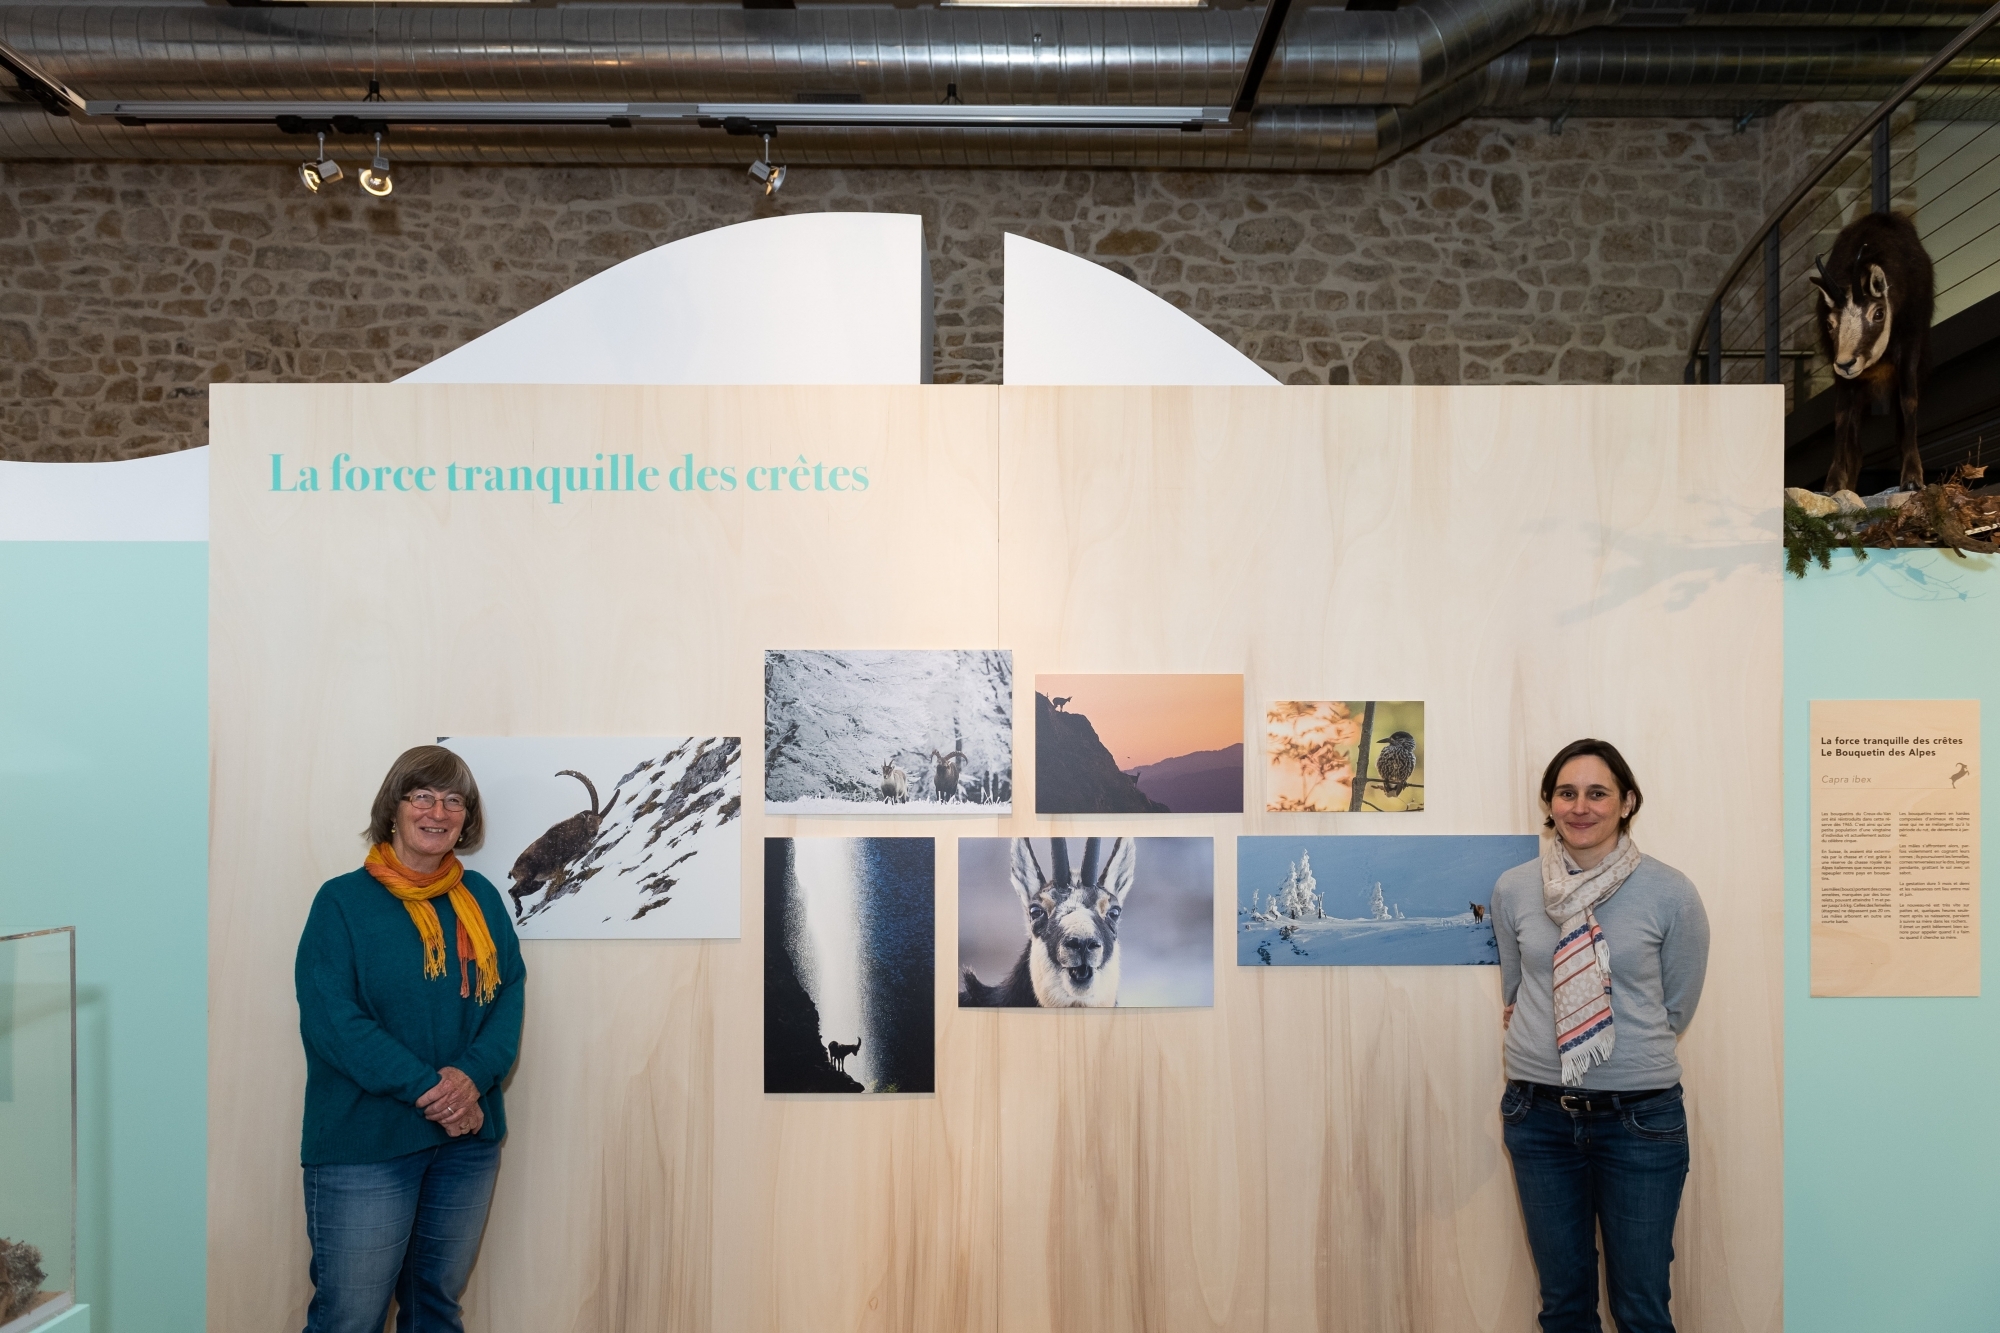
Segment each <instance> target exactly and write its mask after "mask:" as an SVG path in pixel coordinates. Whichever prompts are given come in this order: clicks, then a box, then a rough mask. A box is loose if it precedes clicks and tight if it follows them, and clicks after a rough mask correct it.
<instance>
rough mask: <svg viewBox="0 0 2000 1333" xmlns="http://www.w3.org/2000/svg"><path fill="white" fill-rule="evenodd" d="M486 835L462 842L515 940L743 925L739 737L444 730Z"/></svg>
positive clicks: (699, 932) (691, 933) (693, 932)
mask: <svg viewBox="0 0 2000 1333" xmlns="http://www.w3.org/2000/svg"><path fill="white" fill-rule="evenodd" d="M438 744H440V745H443V746H445V747H447V748H448V749H451V750H453V751H455V752H457V754H458V755H459V757H460V758H462V759H464V760H465V762H466V763H467V765H469V766H470V767H471V769H472V777H473V780H474V781H475V782H477V783H478V784H479V797H480V800H481V801H482V802H483V803H484V806H485V815H486V841H485V844H484V845H483V846H482V847H480V849H479V850H478V851H476V852H472V853H470V854H466V853H461V854H460V855H461V858H462V859H463V860H464V862H465V864H466V866H467V867H468V868H469V869H472V870H477V871H478V872H479V873H480V874H482V875H484V876H486V878H488V879H490V880H492V881H493V887H495V888H496V889H498V890H500V896H501V898H502V899H503V900H505V901H506V903H507V905H508V906H509V907H510V908H511V909H512V911H513V917H514V929H515V931H516V933H518V934H519V935H520V937H521V938H522V939H524V940H602V939H614V940H623V939H735V938H736V937H737V936H739V935H741V934H742V933H743V930H742V902H743V851H742V847H743V823H742V814H743V742H742V740H741V739H740V738H738V737H735V736H669V737H660V736H636V737H634V736H564V737H558V736H446V737H440V738H439V740H438Z"/></svg>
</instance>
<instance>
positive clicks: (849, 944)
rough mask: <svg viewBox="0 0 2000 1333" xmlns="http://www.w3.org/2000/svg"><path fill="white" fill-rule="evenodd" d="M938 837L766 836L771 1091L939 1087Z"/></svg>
mask: <svg viewBox="0 0 2000 1333" xmlns="http://www.w3.org/2000/svg"><path fill="white" fill-rule="evenodd" d="M936 886H937V868H936V849H935V846H934V844H933V842H932V840H931V839H929V838H766V839H764V1091H765V1092H847V1093H858V1092H934V1091H936V1090H937V1075H936V1068H937V1060H936V1054H935V1051H934V1048H933V1041H934V1038H935V1033H936V1019H935V1017H934V1015H933V1013H932V1004H931V1002H932V995H931V987H932V984H933V982H934V981H935V979H936V976H937V968H936V962H935V958H936V953H937V941H936V928H937V927H936V923H937V887H936Z"/></svg>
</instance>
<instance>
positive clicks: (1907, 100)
mask: <svg viewBox="0 0 2000 1333" xmlns="http://www.w3.org/2000/svg"><path fill="white" fill-rule="evenodd" d="M1996 22H2000V4H1995V5H1994V6H1992V7H1991V8H1990V9H1987V10H1986V11H1985V12H1984V13H1982V14H1980V15H1979V17H1977V18H1976V19H1974V20H1973V21H1972V22H1971V23H1969V24H1967V25H1966V27H1965V28H1964V29H1963V30H1961V31H1960V32H1959V33H1958V35H1957V36H1956V37H1954V38H1953V39H1952V40H1951V41H1950V42H1949V43H1947V44H1946V45H1945V46H1944V47H1943V48H1942V49H1940V50H1939V51H1938V53H1937V54H1936V55H1935V56H1933V57H1932V58H1931V59H1930V60H1929V61H1927V62H1925V64H1924V66H1923V67H1922V68H1921V69H1919V70H1918V71H1917V72H1916V73H1915V74H1914V75H1912V76H1911V77H1910V79H1909V81H1908V82H1906V83H1905V84H1903V86H1902V87H1900V88H1898V89H1897V90H1896V91H1895V92H1894V93H1892V94H1891V95H1890V96H1889V97H1888V98H1887V99H1886V100H1884V101H1883V102H1882V103H1881V104H1880V105H1879V106H1877V107H1876V108H1875V109H1874V110H1873V111H1871V112H1869V113H1868V115H1866V116H1864V117H1863V118H1862V119H1861V122H1860V123H1859V124H1858V125H1856V126H1855V127H1854V128H1853V130H1851V131H1850V132H1849V133H1848V134H1847V136H1846V137H1845V138H1844V139H1842V140H1841V141H1840V143H1839V145H1838V146H1837V147H1835V148H1834V150H1833V151H1832V152H1830V153H1828V154H1827V155H1826V156H1825V157H1824V158H1822V159H1821V160H1820V162H1819V163H1818V165H1817V166H1815V167H1814V168H1813V170H1811V171H1810V172H1808V173H1806V175H1805V177H1804V179H1802V180H1801V181H1800V182H1799V183H1798V184H1797V185H1796V186H1794V187H1793V188H1792V190H1791V192H1790V193H1789V194H1788V195H1786V197H1785V199H1784V201H1783V202H1782V203H1780V204H1779V205H1778V206H1777V207H1776V208H1775V209H1773V210H1772V211H1771V212H1770V214H1769V215H1768V216H1766V217H1765V219H1764V221H1763V223H1762V224H1761V225H1760V226H1759V228H1758V230H1757V233H1756V235H1755V238H1754V239H1752V240H1751V241H1750V242H1749V243H1748V244H1747V245H1745V246H1744V247H1743V249H1742V250H1741V251H1739V252H1738V253H1737V255H1736V257H1735V258H1734V259H1733V260H1732V261H1731V262H1730V264H1729V267H1728V268H1727V269H1726V270H1724V273H1723V277H1722V281H1721V282H1720V283H1718V284H1717V286H1716V289H1715V293H1714V295H1713V296H1711V297H1710V299H1709V302H1708V306H1707V309H1706V311H1705V313H1704V317H1703V318H1702V319H1701V320H1700V321H1699V323H1698V324H1697V326H1696V329H1695V332H1694V336H1693V338H1692V340H1691V342H1690V345H1689V347H1688V359H1687V366H1686V374H1685V378H1686V381H1687V382H1688V383H1690V384H1696V383H1701V384H1722V383H1764V384H1784V385H1785V386H1786V410H1787V411H1788V412H1789V411H1790V410H1792V409H1793V408H1795V407H1796V406H1798V405H1799V404H1800V403H1803V402H1805V401H1806V400H1807V399H1808V398H1810V397H1812V396H1813V395H1814V394H1815V393H1818V392H1819V391H1821V390H1823V389H1824V388H1826V387H1827V385H1829V384H1830V383H1831V382H1832V378H1833V377H1832V370H1831V368H1830V367H1829V366H1828V365H1827V364H1826V361H1825V358H1824V357H1823V356H1822V355H1821V354H1820V350H1819V340H1818V336H1817V333H1818V331H1817V327H1816V323H1815V321H1816V318H1817V311H1816V307H1815V305H1814V300H1815V298H1814V295H1813V288H1812V287H1811V285H1810V284H1809V283H1808V282H1807V281H1806V275H1807V274H1808V273H1810V272H1811V271H1812V267H1813V262H1814V259H1815V258H1816V257H1817V256H1819V255H1823V254H1825V253H1826V252H1827V251H1828V250H1829V249H1831V248H1832V245H1833V239H1834V237H1835V236H1837V235H1838V234H1839V232H1840V230H1841V228H1842V227H1845V226H1846V225H1847V224H1848V223H1850V222H1852V221H1854V220H1855V219H1856V218H1859V217H1862V216H1864V215H1866V214H1868V213H1871V212H1885V211H1888V210H1891V209H1894V210H1896V211H1898V212H1902V213H1904V214H1906V215H1908V216H1909V217H1910V218H1911V220H1912V221H1913V222H1915V223H1916V226H1917V230H1918V233H1919V235H1921V236H1922V237H1923V239H1924V243H1925V247H1926V249H1928V250H1929V251H1930V254H1931V261H1932V264H1933V266H1934V267H1935V269H1936V273H1937V310H1936V315H1935V319H1936V320H1937V321H1942V320H1944V319H1945V318H1947V317H1948V316H1949V315H1951V314H1953V313H1955V312H1956V311H1958V310H1961V309H1964V308H1965V307H1967V306H1969V305H1971V304H1973V303H1974V302H1975V301H1977V300H1979V299H1981V298H1982V297H1985V296H1988V295H1991V294H1993V293H1994V292H1996V291H2000V83H1995V82H1989V80H1990V79H1991V78H1992V76H1993V75H1994V74H1995V73H2000V60H1996V59H1995V58H1994V57H1993V56H1992V55H1991V54H1988V53H1985V52H1982V53H1980V54H1977V55H1972V54H1969V53H1968V48H1969V47H1970V46H1972V44H1973V43H1974V42H1975V41H1977V40H1978V39H1979V38H1980V37H1981V36H1982V35H1984V34H1985V33H1986V32H1987V31H1988V29H1990V28H1992V27H1993V26H1994V25H1995V23H1996ZM1954 63H1956V68H1953V69H1952V70H1951V81H1950V83H1949V84H1948V85H1946V86H1944V87H1939V86H1936V85H1940V84H1943V83H1944V81H1943V80H1942V79H1940V75H1942V74H1944V73H1945V71H1946V69H1947V67H1948V66H1953V65H1954ZM1787 368H1789V370H1790V372H1791V373H1790V377H1789V379H1787V376H1786V373H1785V372H1786V370H1787Z"/></svg>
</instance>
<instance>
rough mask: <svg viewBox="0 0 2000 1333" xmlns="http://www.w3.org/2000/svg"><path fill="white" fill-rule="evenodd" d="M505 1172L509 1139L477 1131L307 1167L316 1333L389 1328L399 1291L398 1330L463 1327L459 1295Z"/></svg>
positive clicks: (309, 1313)
mask: <svg viewBox="0 0 2000 1333" xmlns="http://www.w3.org/2000/svg"><path fill="white" fill-rule="evenodd" d="M499 1171H500V1145H499V1144H498V1143H491V1142H488V1141H486V1140H484V1139H477V1138H472V1137H470V1136H468V1137H466V1138H462V1139H454V1140H452V1141H451V1142H450V1143H447V1144H443V1145H441V1146H439V1147H436V1148H426V1149H424V1150H423V1151H422V1152H413V1153H409V1154H407V1155H406V1156H403V1157H393V1158H391V1159H390V1160H388V1161H386V1162H368V1163H365V1164H360V1165H341V1166H309V1167H307V1168H306V1169H305V1173H306V1237H307V1239H308V1240H310V1241H311V1242H312V1282H313V1298H312V1304H311V1305H309V1306H307V1307H306V1333H382V1324H383V1321H384V1320H386V1319H387V1318H388V1317H389V1297H390V1296H391V1295H393V1296H395V1298H396V1305H397V1312H396V1328H397V1331H398V1333H462V1330H463V1329H464V1327H465V1325H464V1323H463V1322H462V1321H461V1320H460V1318H459V1308H458V1298H459V1296H460V1294H461V1293H463V1292H464V1291H465V1284H466V1282H467V1281H468V1280H469V1279H470V1278H471V1276H472V1260H473V1258H474V1256H476V1255H477V1254H478V1253H479V1235H480V1232H482V1231H483V1230H484V1229H485V1227H486V1206H487V1204H489V1203H491V1202H492V1200H493V1178H494V1177H495V1176H496V1175H498V1174H499Z"/></svg>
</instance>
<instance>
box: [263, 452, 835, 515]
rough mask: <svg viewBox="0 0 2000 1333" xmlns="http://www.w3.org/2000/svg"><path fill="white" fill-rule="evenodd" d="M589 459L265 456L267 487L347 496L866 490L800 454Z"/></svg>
mask: <svg viewBox="0 0 2000 1333" xmlns="http://www.w3.org/2000/svg"><path fill="white" fill-rule="evenodd" d="M593 457H594V458H595V460H596V461H595V462H593V463H587V464H585V465H584V466H582V467H555V466H548V467H488V466H486V465H484V464H479V463H446V464H445V465H444V467H442V468H436V467H431V466H423V467H411V466H408V465H403V466H398V465H395V464H387V463H384V464H375V465H370V464H367V463H363V462H362V461H361V460H359V459H357V458H355V457H354V456H353V455H351V454H335V455H334V456H333V462H332V463H331V464H330V465H329V466H328V467H327V469H326V471H325V474H324V476H325V482H326V484H325V485H324V486H322V485H321V475H322V474H321V472H320V469H319V468H318V467H317V466H314V465H312V464H300V465H294V466H290V467H288V466H287V464H286V462H285V456H284V455H283V454H272V455H271V489H272V490H274V491H287V492H289V491H319V490H326V491H343V492H346V493H347V494H350V495H366V494H376V495H382V494H389V493H393V492H396V491H405V492H409V493H412V494H414V493H416V492H419V491H422V492H434V491H468V492H475V493H482V494H484V493H492V492H502V493H505V492H510V491H511V492H515V493H523V492H525V493H528V494H538V495H541V496H543V497H545V498H546V499H547V500H548V502H549V503H550V504H561V503H562V502H563V497H564V496H566V495H587V494H593V493H597V492H612V491H615V492H619V493H622V494H638V493H642V492H648V491H660V490H662V489H664V490H667V491H684V492H688V493H695V492H701V491H708V492H728V491H734V490H738V489H743V490H751V491H758V492H761V493H765V494H773V493H791V494H806V493H810V492H814V491H838V492H841V493H842V494H858V493H859V492H861V491H865V490H867V489H868V469H867V467H865V466H846V465H838V466H837V465H833V464H828V463H814V462H811V461H809V460H808V459H807V458H806V456H805V455H804V454H800V455H799V456H798V458H797V460H796V461H794V462H791V463H776V464H772V465H769V466H762V465H760V466H756V467H749V468H745V469H744V470H743V474H742V477H741V479H740V480H739V478H738V476H737V471H736V467H735V465H734V464H728V465H725V466H722V467H702V466H698V465H697V464H696V463H695V457H694V455H693V454H682V455H681V461H680V462H678V463H676V464H674V465H673V466H672V467H670V468H668V469H667V470H666V478H665V484H664V487H663V486H662V482H661V477H660V469H659V468H657V467H650V466H648V467H642V466H640V464H639V460H638V456H637V455H636V454H611V455H609V456H607V455H604V454H595V455H593Z"/></svg>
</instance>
